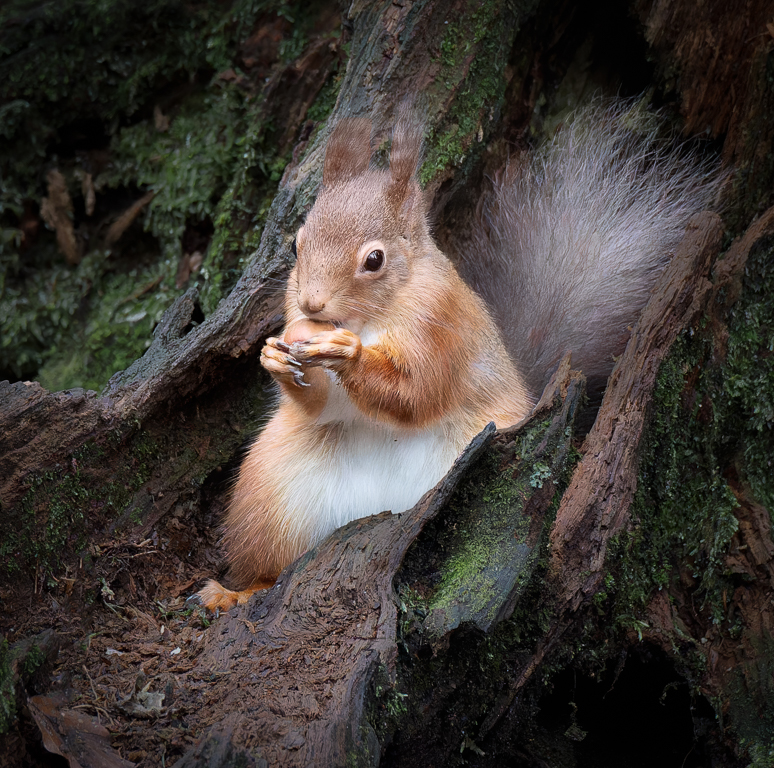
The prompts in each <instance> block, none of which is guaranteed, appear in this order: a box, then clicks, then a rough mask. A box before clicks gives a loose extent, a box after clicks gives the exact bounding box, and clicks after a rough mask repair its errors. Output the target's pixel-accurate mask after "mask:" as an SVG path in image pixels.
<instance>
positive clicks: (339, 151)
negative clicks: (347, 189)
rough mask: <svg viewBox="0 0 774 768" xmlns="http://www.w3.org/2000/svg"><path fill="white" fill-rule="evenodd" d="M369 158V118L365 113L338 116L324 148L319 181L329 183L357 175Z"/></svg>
mask: <svg viewBox="0 0 774 768" xmlns="http://www.w3.org/2000/svg"><path fill="white" fill-rule="evenodd" d="M370 160H371V121H370V120H369V119H367V118H365V117H350V118H345V119H343V120H339V122H338V123H337V124H336V127H335V128H334V129H333V133H332V134H331V137H330V139H328V145H327V146H326V148H325V163H324V164H323V185H324V186H326V187H329V186H331V185H333V184H338V183H340V182H342V181H346V180H347V179H352V178H354V177H355V176H359V175H360V174H361V173H363V172H364V171H365V170H366V169H367V168H368V163H369V162H370Z"/></svg>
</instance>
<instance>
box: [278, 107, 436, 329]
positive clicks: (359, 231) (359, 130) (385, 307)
mask: <svg viewBox="0 0 774 768" xmlns="http://www.w3.org/2000/svg"><path fill="white" fill-rule="evenodd" d="M370 140H371V121H370V120H366V119H348V120H342V121H341V122H339V124H338V125H337V126H336V128H335V130H334V131H333V134H332V135H331V138H330V140H329V141H328V145H327V147H326V151H325V163H324V166H323V184H322V188H321V190H320V193H319V195H318V197H317V201H316V202H315V204H314V207H313V208H312V210H311V211H310V212H309V215H308V216H307V219H306V222H305V224H304V226H302V227H301V229H299V231H298V234H297V236H296V240H295V249H296V256H297V262H296V267H295V268H294V270H293V273H292V275H291V282H290V286H291V291H293V289H295V300H296V302H297V304H298V306H299V308H300V309H301V311H302V312H303V313H304V314H305V315H306V316H307V317H309V318H312V319H315V320H327V321H331V322H334V323H336V324H337V325H341V326H343V327H347V328H349V329H350V330H353V331H355V332H359V330H360V328H362V326H363V325H364V324H365V323H366V322H368V321H369V320H372V319H375V320H377V321H378V319H379V318H387V317H389V315H390V309H391V307H392V306H393V303H394V299H395V296H396V295H397V294H398V293H399V292H400V291H401V289H402V288H403V287H405V286H406V285H407V283H408V282H409V280H410V278H411V274H412V269H413V265H414V263H415V261H416V259H419V258H422V256H423V253H425V251H426V250H427V247H428V243H429V242H432V241H430V235H429V231H428V227H427V221H426V210H425V202H424V198H423V195H422V190H421V189H420V186H419V183H418V182H417V180H416V177H415V173H416V169H417V165H418V163H419V158H420V153H421V146H422V136H421V129H419V127H418V126H416V125H414V124H412V123H411V122H409V121H407V120H402V121H400V122H399V123H398V125H397V126H396V127H395V130H394V131H393V138H392V148H391V151H390V167H389V170H380V169H376V168H372V167H370V161H371V143H370Z"/></svg>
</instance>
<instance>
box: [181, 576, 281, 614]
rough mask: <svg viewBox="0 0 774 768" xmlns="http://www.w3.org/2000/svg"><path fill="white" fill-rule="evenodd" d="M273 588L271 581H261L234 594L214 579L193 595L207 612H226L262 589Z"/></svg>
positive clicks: (272, 581)
mask: <svg viewBox="0 0 774 768" xmlns="http://www.w3.org/2000/svg"><path fill="white" fill-rule="evenodd" d="M272 586H274V580H273V579H261V580H260V581H257V582H256V583H255V584H253V585H252V586H251V587H248V588H247V589H243V590H240V591H238V592H235V591H233V590H231V589H226V588H225V587H223V586H221V585H220V584H219V583H218V582H217V581H215V580H214V579H210V580H209V581H208V582H207V583H206V584H205V585H204V586H203V587H202V588H201V589H200V590H199V591H198V592H197V593H196V595H195V597H196V598H198V600H199V602H200V603H201V604H202V605H203V606H204V607H205V608H206V609H207V610H209V611H212V612H213V613H214V612H215V611H228V610H230V609H231V608H233V607H234V606H235V605H243V604H244V603H246V602H247V601H248V600H249V599H250V597H251V596H252V595H254V594H255V593H256V592H260V591H261V590H262V589H269V588H270V587H272Z"/></svg>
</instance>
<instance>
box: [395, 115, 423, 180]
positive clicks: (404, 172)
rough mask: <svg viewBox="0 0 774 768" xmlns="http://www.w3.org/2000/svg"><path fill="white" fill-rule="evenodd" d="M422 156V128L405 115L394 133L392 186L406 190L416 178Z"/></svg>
mask: <svg viewBox="0 0 774 768" xmlns="http://www.w3.org/2000/svg"><path fill="white" fill-rule="evenodd" d="M421 155H422V127H421V126H420V125H419V124H417V123H416V122H415V121H413V120H412V119H411V118H410V117H409V116H408V115H406V114H403V115H401V116H400V119H399V120H398V122H397V123H396V124H395V129H394V130H393V132H392V148H391V149H390V176H391V177H392V179H391V182H392V184H391V185H392V186H394V187H396V188H397V189H405V188H406V187H407V186H408V184H409V182H410V181H411V180H412V179H413V178H414V174H415V173H416V171H417V167H418V166H419V159H420V157H421Z"/></svg>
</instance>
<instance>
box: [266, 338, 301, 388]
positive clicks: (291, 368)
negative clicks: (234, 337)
mask: <svg viewBox="0 0 774 768" xmlns="http://www.w3.org/2000/svg"><path fill="white" fill-rule="evenodd" d="M261 365H262V366H263V367H264V368H265V369H266V370H267V371H268V372H269V373H270V374H271V375H272V376H273V377H274V378H275V379H277V380H278V381H281V382H283V383H284V384H293V385H295V386H297V387H308V386H309V384H308V383H307V382H305V381H304V372H303V371H302V370H301V363H300V361H299V360H297V359H296V357H295V356H294V355H292V354H291V353H290V346H289V345H288V344H286V343H285V342H284V341H282V339H278V338H275V337H274V336H272V337H270V338H268V339H266V344H265V345H264V348H263V349H262V350H261Z"/></svg>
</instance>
